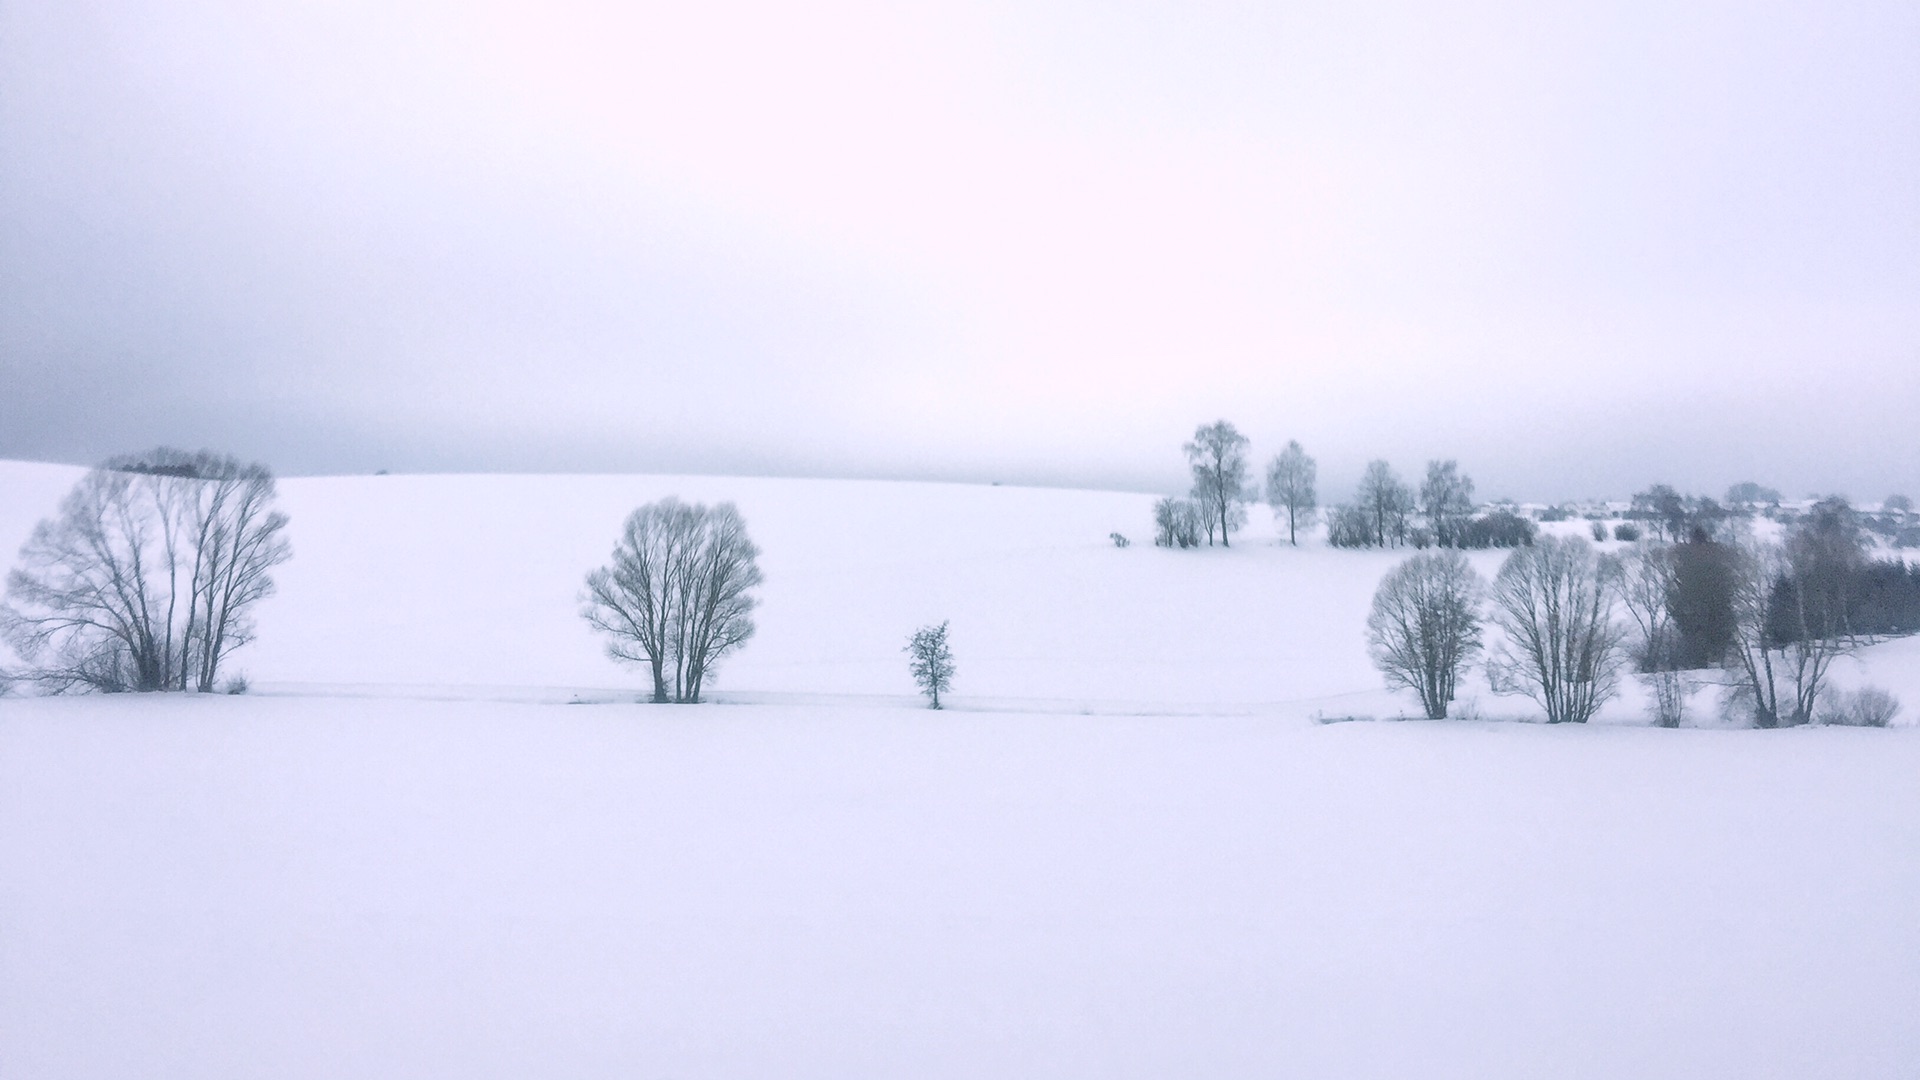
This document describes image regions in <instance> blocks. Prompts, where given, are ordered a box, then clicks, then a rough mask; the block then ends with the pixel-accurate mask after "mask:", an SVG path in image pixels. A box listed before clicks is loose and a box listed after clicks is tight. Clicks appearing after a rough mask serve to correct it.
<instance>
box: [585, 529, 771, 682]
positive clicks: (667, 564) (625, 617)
mask: <svg viewBox="0 0 1920 1080" xmlns="http://www.w3.org/2000/svg"><path fill="white" fill-rule="evenodd" d="M759 554H760V549H759V548H757V547H755V546H754V544H753V541H751V540H749V539H748V538H747V527H746V523H745V522H744V521H742V520H741V518H740V513H739V511H737V510H736V509H734V506H733V504H732V503H721V504H719V505H718V506H715V507H712V508H708V507H707V506H706V505H704V504H701V503H692V504H688V503H683V502H681V501H680V500H678V499H675V498H667V499H662V500H661V501H659V502H657V503H649V504H647V505H646V506H643V507H641V508H639V509H638V510H635V511H634V512H633V513H632V514H631V515H629V516H628V517H627V521H626V525H625V527H624V528H623V529H622V531H621V536H620V541H619V543H618V544H616V545H615V546H614V549H613V562H612V563H611V564H610V565H608V566H604V567H601V568H600V569H598V570H595V571H593V572H592V573H590V574H588V575H587V589H586V594H585V595H584V597H583V598H582V604H583V606H582V608H581V615H582V616H584V617H585V618H586V620H587V622H588V623H590V624H591V625H592V626H593V627H594V629H596V630H599V631H601V632H602V633H604V634H606V635H607V638H608V641H607V655H609V656H611V657H613V658H614V659H616V660H626V661H631V662H633V663H640V664H645V665H647V668H648V670H649V672H650V673H651V674H652V675H653V700H654V701H656V702H666V701H676V702H696V701H699V700H700V693H701V690H702V689H703V688H704V686H705V684H706V678H707V675H708V674H709V673H710V672H711V671H712V670H713V666H714V664H715V663H716V662H718V661H719V660H720V658H721V657H723V656H725V655H726V654H727V653H729V652H732V651H733V650H734V649H736V648H738V647H739V646H740V645H741V644H743V643H744V642H745V641H746V640H747V639H748V638H750V637H752V636H753V618H752V613H753V609H754V606H755V604H756V603H757V601H755V599H754V598H753V596H752V595H751V594H750V590H752V589H753V587H754V586H756V585H758V584H760V582H761V580H762V579H761V575H760V568H759V566H758V564H757V563H756V561H755V560H756V559H757V558H758V557H759Z"/></svg>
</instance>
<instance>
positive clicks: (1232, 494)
mask: <svg viewBox="0 0 1920 1080" xmlns="http://www.w3.org/2000/svg"><path fill="white" fill-rule="evenodd" d="M1183 449H1185V450H1186V452H1187V463H1188V464H1189V465H1191V466H1192V467H1193V501H1194V503H1195V504H1196V505H1198V506H1199V508H1200V514H1201V516H1202V518H1203V519H1204V521H1205V523H1206V530H1207V543H1209V544H1211V543H1213V537H1214V530H1215V529H1216V528H1218V530H1219V535H1220V545H1221V546H1222V547H1230V546H1232V545H1231V543H1230V541H1229V539H1228V536H1229V534H1230V533H1232V532H1233V530H1235V529H1238V528H1239V527H1240V526H1242V525H1244V524H1246V521H1247V510H1246V504H1245V500H1246V497H1247V495H1246V487H1247V437H1246V436H1245V435H1242V434H1240V432H1239V431H1238V430H1236V429H1235V428H1234V426H1233V425H1232V424H1229V423H1227V422H1226V421H1225V420H1217V421H1215V422H1213V423H1211V424H1202V425H1201V426H1200V427H1198V428H1196V429H1194V432H1193V441H1192V442H1190V443H1188V444H1186V446H1185V447H1184V448H1183Z"/></svg>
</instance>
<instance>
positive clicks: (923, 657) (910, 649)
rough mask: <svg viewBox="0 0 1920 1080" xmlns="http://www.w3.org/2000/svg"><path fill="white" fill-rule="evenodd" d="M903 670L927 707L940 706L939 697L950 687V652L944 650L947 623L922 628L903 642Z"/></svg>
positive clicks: (951, 669)
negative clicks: (918, 688)
mask: <svg viewBox="0 0 1920 1080" xmlns="http://www.w3.org/2000/svg"><path fill="white" fill-rule="evenodd" d="M906 652H907V661H908V663H907V670H909V671H911V672H912V673H913V681H914V682H915V683H917V684H919V686H920V692H921V693H923V694H925V695H927V697H928V698H929V699H931V702H932V703H931V704H930V705H929V706H928V708H933V709H937V708H939V707H940V695H941V693H942V692H943V691H945V690H946V689H947V688H948V687H949V686H952V685H953V650H952V649H949V648H948V647H947V624H946V623H945V622H944V621H943V622H941V624H940V625H939V626H923V627H921V628H920V629H918V630H915V631H914V632H913V637H912V638H911V639H909V640H908V641H907V649H906Z"/></svg>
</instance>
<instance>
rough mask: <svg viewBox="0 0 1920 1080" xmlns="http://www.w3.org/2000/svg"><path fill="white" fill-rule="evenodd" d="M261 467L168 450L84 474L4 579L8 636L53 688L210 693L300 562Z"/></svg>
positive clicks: (3, 620) (31, 672)
mask: <svg viewBox="0 0 1920 1080" xmlns="http://www.w3.org/2000/svg"><path fill="white" fill-rule="evenodd" d="M275 497H276V492H275V488H274V482H273V474H272V473H271V472H269V471H268V470H267V468H266V467H265V466H263V465H258V464H253V465H243V464H241V463H240V462H239V461H238V460H236V459H234V458H232V457H227V456H224V455H219V454H214V453H211V452H208V451H200V452H198V453H186V452H183V451H179V450H171V449H167V448H161V449H157V450H153V451H150V452H148V453H145V454H137V455H127V456H123V457H117V458H113V459H111V460H109V461H107V462H106V463H105V464H103V465H101V466H100V467H99V468H97V469H93V470H91V471H90V472H88V473H87V475H86V476H84V477H82V478H81V480H80V482H79V483H78V484H76V485H75V486H74V489H73V490H72V491H71V492H69V493H68V494H67V497H66V498H65V499H64V500H63V501H62V502H61V504H60V512H59V514H58V516H56V517H54V518H51V519H48V520H46V521H43V522H41V523H40V525H39V527H38V528H36V529H35V530H34V532H33V536H32V537H31V538H30V539H29V540H28V541H27V543H26V546H25V547H23V548H22V549H21V551H20V561H21V565H20V566H19V567H18V568H17V569H15V570H14V571H13V572H12V573H11V574H9V575H8V577H7V603H6V605H5V606H4V607H0V633H4V635H5V637H6V639H7V641H8V643H9V644H10V645H12V647H13V649H14V650H15V651H16V652H17V653H19V654H20V656H21V658H22V659H24V660H26V661H28V662H29V663H30V664H32V665H34V666H33V667H31V668H29V669H28V670H27V671H25V672H23V673H21V677H22V678H24V679H26V680H28V681H31V682H35V683H37V684H39V685H40V686H41V687H42V688H43V689H45V690H48V691H51V692H61V691H64V690H69V689H74V688H88V689H94V690H103V691H120V690H137V691H155V690H173V691H184V690H197V691H200V692H202V693H205V692H209V691H211V690H213V689H214V687H215V684H216V682H217V681H218V678H219V673H220V665H221V663H222V662H223V661H224V660H226V659H227V657H229V656H230V655H231V654H232V653H233V652H234V650H236V649H238V648H240V647H241V646H243V645H245V644H247V643H248V642H249V641H251V640H253V635H254V623H253V616H252V610H253V606H254V605H255V604H256V603H258V602H259V601H260V600H262V599H264V598H265V597H267V596H269V595H271V594H272V592H273V578H272V576H271V574H270V571H271V570H272V569H273V568H274V567H275V566H278V565H279V564H280V563H283V562H285V561H286V560H287V559H288V558H290V557H292V549H291V547H290V546H289V545H288V543H287V539H286V536H285V530H286V525H287V516H286V515H285V514H283V513H281V512H279V511H277V510H275V509H273V502H274V499H275Z"/></svg>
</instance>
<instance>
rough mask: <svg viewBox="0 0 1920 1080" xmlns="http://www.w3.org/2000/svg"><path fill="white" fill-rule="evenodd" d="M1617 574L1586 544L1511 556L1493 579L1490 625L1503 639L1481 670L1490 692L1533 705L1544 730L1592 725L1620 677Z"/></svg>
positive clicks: (1547, 546)
mask: <svg viewBox="0 0 1920 1080" xmlns="http://www.w3.org/2000/svg"><path fill="white" fill-rule="evenodd" d="M1615 573H1617V569H1616V567H1615V566H1614V564H1613V563H1612V561H1611V560H1605V559H1601V558H1599V557H1597V556H1596V555H1595V554H1594V551H1593V545H1592V544H1590V543H1588V542H1587V540H1586V538H1584V537H1579V536H1543V537H1541V538H1540V539H1539V540H1537V541H1536V542H1535V543H1534V544H1533V546H1532V547H1523V548H1515V549H1514V551H1513V554H1511V555H1508V556H1507V561H1506V562H1504V563H1502V564H1501V565H1500V572H1499V573H1498V574H1496V575H1495V576H1494V579H1493V622H1494V624H1495V625H1496V626H1498V627H1499V628H1500V629H1501V631H1502V632H1503V633H1504V636H1505V639H1506V640H1505V641H1503V642H1502V643H1501V645H1500V647H1499V648H1498V649H1497V650H1496V651H1495V652H1494V655H1493V657H1492V659H1491V662H1490V663H1489V664H1488V665H1487V670H1488V674H1489V675H1491V676H1492V678H1493V684H1494V689H1495V690H1497V691H1499V692H1501V693H1518V694H1525V695H1527V696H1528V697H1530V698H1532V699H1533V700H1534V701H1535V702H1537V703H1539V705H1540V707H1541V708H1543V709H1545V710H1546V712H1547V722H1548V723H1549V724H1560V723H1575V724H1583V723H1586V722H1587V720H1589V719H1591V718H1592V716H1593V714H1594V712H1595V711H1596V710H1597V709H1599V708H1600V706H1601V705H1602V704H1603V703H1604V702H1605V701H1606V700H1607V699H1608V698H1610V697H1612V696H1613V694H1614V691H1615V689H1616V688H1617V679H1618V677H1619V646H1620V640H1621V630H1620V627H1619V626H1618V625H1617V624H1615V623H1614V621H1613V587H1612V578H1613V576H1614V574H1615Z"/></svg>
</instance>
